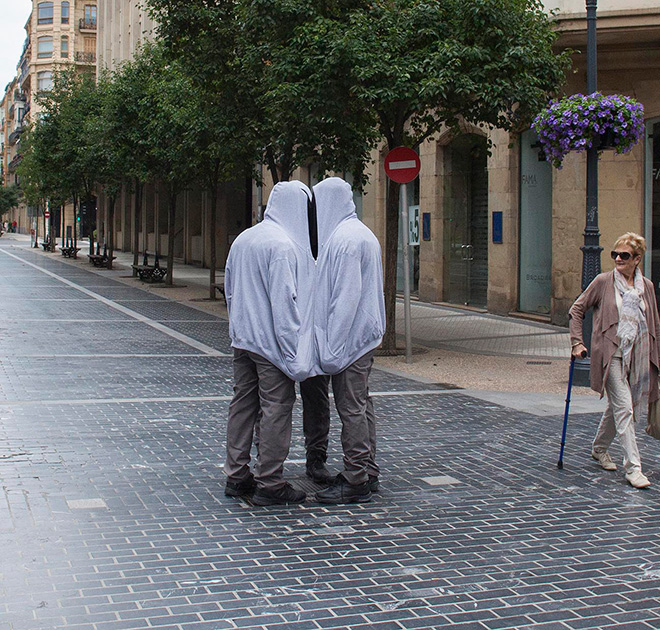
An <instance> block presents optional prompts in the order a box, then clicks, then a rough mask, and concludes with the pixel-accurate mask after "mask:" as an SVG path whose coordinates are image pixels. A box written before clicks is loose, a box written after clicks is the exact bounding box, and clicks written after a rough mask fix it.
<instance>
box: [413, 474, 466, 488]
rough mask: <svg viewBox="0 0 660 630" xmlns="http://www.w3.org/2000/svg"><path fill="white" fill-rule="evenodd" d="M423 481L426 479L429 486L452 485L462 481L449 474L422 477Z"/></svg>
mask: <svg viewBox="0 0 660 630" xmlns="http://www.w3.org/2000/svg"><path fill="white" fill-rule="evenodd" d="M422 481H426V483H428V484H429V486H451V485H454V484H457V483H461V482H460V481H459V480H458V479H456V478H454V477H450V476H449V475H440V476H438V477H422Z"/></svg>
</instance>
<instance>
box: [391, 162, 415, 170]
mask: <svg viewBox="0 0 660 630" xmlns="http://www.w3.org/2000/svg"><path fill="white" fill-rule="evenodd" d="M416 166H417V162H415V160H401V161H400V162H390V165H389V167H388V168H389V169H390V170H391V171H398V170H401V169H404V168H415V167H416Z"/></svg>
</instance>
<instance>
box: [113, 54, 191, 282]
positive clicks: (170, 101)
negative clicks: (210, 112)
mask: <svg viewBox="0 0 660 630" xmlns="http://www.w3.org/2000/svg"><path fill="white" fill-rule="evenodd" d="M120 75H121V78H118V79H117V81H118V85H119V86H120V87H121V86H122V85H124V87H125V86H126V85H128V86H133V88H134V90H133V91H132V92H131V94H130V97H131V99H132V101H133V103H134V107H133V112H134V114H135V119H134V122H133V125H132V126H131V128H130V130H129V131H128V133H131V134H132V133H133V132H136V131H138V130H139V133H135V134H133V136H132V137H131V138H128V141H127V142H126V145H125V146H126V147H130V146H135V147H137V148H138V150H139V160H136V161H135V162H134V163H133V165H132V167H131V168H132V172H133V173H135V174H136V176H137V177H138V178H140V179H142V178H144V180H143V181H147V180H150V179H151V180H154V179H156V178H158V180H160V181H161V182H162V183H163V185H164V187H165V189H166V195H165V196H166V200H167V216H168V221H167V229H168V248H167V275H166V277H165V283H166V284H168V285H171V284H172V271H173V266H174V242H175V238H176V236H177V235H178V232H177V231H176V203H177V198H178V196H179V194H180V193H181V192H182V191H183V190H184V188H185V187H186V186H187V185H189V184H190V182H191V180H193V178H194V177H195V174H196V172H195V164H196V158H195V152H196V151H197V145H196V140H197V135H196V134H195V133H194V131H193V130H192V129H194V121H195V117H196V116H197V115H198V111H197V109H196V107H195V104H196V100H195V93H194V90H193V87H192V83H191V82H190V80H189V78H188V77H187V76H186V74H185V73H184V72H183V70H182V68H181V66H180V64H178V63H177V62H176V61H171V60H167V59H165V57H164V55H163V49H162V46H161V45H159V44H154V43H147V44H145V45H144V46H143V47H142V49H141V50H140V51H139V52H138V54H137V55H136V56H135V58H134V59H133V60H132V61H129V62H127V63H125V64H124V65H123V66H122V67H121V70H120ZM136 123H137V124H138V125H139V127H137V128H136V127H135V124H136ZM138 136H139V137H138Z"/></svg>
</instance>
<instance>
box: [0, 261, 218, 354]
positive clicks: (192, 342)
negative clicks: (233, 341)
mask: <svg viewBox="0 0 660 630" xmlns="http://www.w3.org/2000/svg"><path fill="white" fill-rule="evenodd" d="M0 251H1V252H2V253H3V254H6V255H7V256H11V257H12V258H15V259H16V260H20V261H21V262H22V263H23V264H25V265H29V266H30V267H34V268H35V269H36V270H37V271H41V272H42V273H45V274H46V275H48V276H50V277H51V278H55V280H58V281H59V282H62V283H63V284H66V285H68V286H70V287H73V288H74V289H77V290H78V291H80V292H81V293H84V294H85V295H89V296H91V297H93V298H94V299H95V300H98V301H99V302H101V303H102V304H105V305H106V306H109V307H110V308H114V309H115V310H116V311H119V312H120V313H124V314H125V315H128V316H130V317H132V318H133V319H136V320H137V321H139V322H142V323H143V324H146V325H147V326H150V327H151V328H153V329H155V330H157V331H159V332H162V333H164V334H166V335H168V336H169V337H172V339H176V340H177V341H180V342H181V343H185V344H186V345H188V346H190V347H191V348H195V349H197V350H199V351H200V352H203V353H204V354H208V355H211V356H226V355H222V354H221V353H219V352H218V351H217V350H216V349H215V348H211V346H207V345H206V344H205V343H202V342H201V341H197V339H193V338H192V337H188V335H184V334H182V333H180V332H177V331H176V330H172V329H171V328H168V327H167V326H163V324H161V323H159V322H156V321H154V320H153V319H149V318H148V317H145V316H144V315H141V314H140V313H137V312H135V311H133V310H131V309H130V308H126V307H125V306H122V305H121V304H117V303H116V302H113V301H112V300H109V299H108V298H105V297H103V296H102V295H99V294H98V293H94V291H90V290H89V289H86V288H85V287H83V286H80V285H79V284H76V283H75V282H71V281H70V280H67V279H66V278H62V277H60V276H58V275H57V274H56V273H53V272H52V271H48V270H47V269H42V268H41V267H39V266H38V265H35V264H33V263H31V262H28V261H27V260H24V259H23V258H21V257H20V256H16V255H15V254H10V253H9V252H8V251H5V250H4V249H0Z"/></svg>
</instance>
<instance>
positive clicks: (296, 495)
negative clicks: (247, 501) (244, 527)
mask: <svg viewBox="0 0 660 630" xmlns="http://www.w3.org/2000/svg"><path fill="white" fill-rule="evenodd" d="M306 498H307V495H306V494H305V493H304V492H303V491H302V490H296V489H295V488H294V487H293V486H292V485H291V484H290V483H285V484H284V485H283V486H282V487H281V488H280V489H279V490H275V491H274V492H273V491H271V490H264V489H263V488H257V491H256V492H255V493H254V496H253V497H252V503H254V504H255V505H289V504H291V503H294V504H295V503H304V502H305V499H306Z"/></svg>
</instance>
